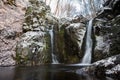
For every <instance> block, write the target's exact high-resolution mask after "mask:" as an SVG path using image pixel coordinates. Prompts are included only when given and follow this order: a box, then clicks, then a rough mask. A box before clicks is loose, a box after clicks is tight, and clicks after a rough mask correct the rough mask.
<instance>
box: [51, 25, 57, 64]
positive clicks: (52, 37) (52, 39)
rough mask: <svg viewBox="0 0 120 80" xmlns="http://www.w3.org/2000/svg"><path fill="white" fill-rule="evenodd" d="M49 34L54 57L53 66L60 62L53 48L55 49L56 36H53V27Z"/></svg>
mask: <svg viewBox="0 0 120 80" xmlns="http://www.w3.org/2000/svg"><path fill="white" fill-rule="evenodd" d="M49 34H50V42H51V55H52V64H58V63H59V62H58V60H57V58H56V56H55V54H54V52H53V47H54V44H53V42H54V34H53V26H52V27H51V29H50V30H49Z"/></svg>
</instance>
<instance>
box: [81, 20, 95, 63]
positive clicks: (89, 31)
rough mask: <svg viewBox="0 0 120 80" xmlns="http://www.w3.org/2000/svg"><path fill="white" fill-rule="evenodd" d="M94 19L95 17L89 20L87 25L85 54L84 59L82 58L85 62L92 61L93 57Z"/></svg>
mask: <svg viewBox="0 0 120 80" xmlns="http://www.w3.org/2000/svg"><path fill="white" fill-rule="evenodd" d="M92 21H93V19H91V20H90V21H89V23H88V26H87V34H86V44H85V55H84V57H83V60H82V63H83V64H90V63H91V58H92V39H91V34H92Z"/></svg>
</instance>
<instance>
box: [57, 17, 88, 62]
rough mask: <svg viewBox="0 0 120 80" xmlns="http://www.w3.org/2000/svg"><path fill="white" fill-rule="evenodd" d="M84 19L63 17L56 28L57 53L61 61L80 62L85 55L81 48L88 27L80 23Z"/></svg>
mask: <svg viewBox="0 0 120 80" xmlns="http://www.w3.org/2000/svg"><path fill="white" fill-rule="evenodd" d="M82 19H83V17H82V18H81V17H79V18H74V19H71V20H70V19H68V20H67V19H61V21H60V24H61V25H60V26H59V28H58V29H56V30H55V53H56V54H57V55H58V56H59V61H60V62H61V63H79V62H80V59H81V58H82V56H83V54H82V53H81V48H82V44H83V38H84V35H85V30H86V28H85V24H84V23H80V22H82ZM61 22H62V23H61Z"/></svg>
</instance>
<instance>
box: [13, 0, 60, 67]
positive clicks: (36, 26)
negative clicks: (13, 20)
mask: <svg viewBox="0 0 120 80" xmlns="http://www.w3.org/2000/svg"><path fill="white" fill-rule="evenodd" d="M29 2H30V3H29V6H28V7H27V10H26V14H25V17H26V18H25V21H24V23H23V28H22V29H23V32H24V34H23V35H22V36H21V39H20V40H19V41H18V43H17V47H16V56H15V57H14V59H15V60H16V63H17V64H19V65H40V64H45V63H51V60H52V59H51V53H50V35H49V29H50V28H51V27H52V26H53V27H57V26H58V20H57V18H55V17H54V16H53V15H52V14H51V13H50V8H49V7H48V6H47V5H45V3H44V2H42V1H39V0H29Z"/></svg>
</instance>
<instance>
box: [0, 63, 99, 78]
mask: <svg viewBox="0 0 120 80" xmlns="http://www.w3.org/2000/svg"><path fill="white" fill-rule="evenodd" d="M81 67H83V66H80V65H60V64H50V65H41V66H34V67H23V66H22V67H0V80H100V79H97V78H95V77H94V76H90V75H88V74H85V73H79V71H78V70H79V69H80V68H81ZM77 72H78V73H77Z"/></svg>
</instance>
